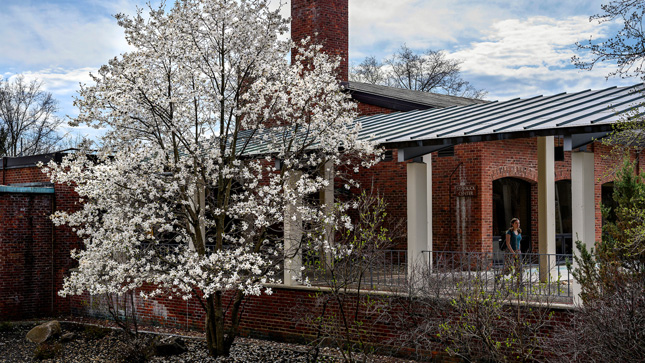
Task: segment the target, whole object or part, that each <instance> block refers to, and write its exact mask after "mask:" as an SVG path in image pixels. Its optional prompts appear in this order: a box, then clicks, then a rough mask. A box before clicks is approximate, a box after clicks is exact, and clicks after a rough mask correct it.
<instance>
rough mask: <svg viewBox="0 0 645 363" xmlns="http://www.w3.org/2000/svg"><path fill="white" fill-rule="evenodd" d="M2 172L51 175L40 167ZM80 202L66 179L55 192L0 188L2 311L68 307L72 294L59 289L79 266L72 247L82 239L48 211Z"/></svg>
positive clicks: (13, 178) (14, 179)
mask: <svg viewBox="0 0 645 363" xmlns="http://www.w3.org/2000/svg"><path fill="white" fill-rule="evenodd" d="M0 173H4V174H5V175H1V174H0V180H2V177H4V180H5V183H6V184H16V183H34V182H48V181H49V179H48V178H47V176H46V175H45V174H43V173H42V171H41V170H40V169H39V168H36V167H25V168H15V169H7V170H0ZM80 207H81V205H80V203H79V201H78V195H77V194H76V193H75V192H74V191H73V189H72V187H70V186H66V185H55V186H54V194H53V195H51V194H44V195H43V194H16V193H5V194H0V284H2V291H1V292H0V317H3V316H5V314H9V315H8V316H10V317H12V318H29V317H34V316H46V315H52V314H67V313H69V311H70V310H69V309H70V305H69V304H70V300H69V299H63V298H61V297H59V296H58V294H57V292H58V290H59V289H60V288H61V287H62V285H63V278H64V276H65V275H66V274H67V273H68V272H69V269H70V268H72V267H74V266H75V261H74V260H72V259H71V258H70V254H69V252H70V250H72V249H74V248H80V247H81V242H80V241H79V239H78V238H77V236H76V234H75V233H73V232H72V231H71V229H70V228H69V227H56V228H54V227H53V224H52V222H51V221H50V219H49V216H50V215H51V214H52V212H53V210H63V211H70V212H71V211H74V210H77V209H78V208H80ZM35 301H37V303H35ZM52 307H53V310H52Z"/></svg>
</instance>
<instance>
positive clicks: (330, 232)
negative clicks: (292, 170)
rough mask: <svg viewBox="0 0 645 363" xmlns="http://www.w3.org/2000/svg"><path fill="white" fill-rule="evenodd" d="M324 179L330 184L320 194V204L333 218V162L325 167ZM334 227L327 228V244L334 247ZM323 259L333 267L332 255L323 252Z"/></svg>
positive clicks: (329, 162)
mask: <svg viewBox="0 0 645 363" xmlns="http://www.w3.org/2000/svg"><path fill="white" fill-rule="evenodd" d="M322 174H323V178H325V180H327V182H328V183H329V184H327V186H326V187H325V188H324V189H323V190H321V192H320V203H322V204H323V208H324V211H325V215H327V216H331V215H332V214H333V213H334V176H335V173H334V163H333V162H332V161H327V162H326V163H325V164H324V165H323V172H322ZM334 232H335V230H334V226H333V224H331V223H330V224H328V225H326V226H325V240H326V241H327V243H328V244H329V245H330V246H332V245H333V244H334ZM320 253H321V255H320V256H321V258H325V260H326V261H327V266H331V262H332V261H331V259H332V255H331V253H325V252H324V249H323V250H321V252H320Z"/></svg>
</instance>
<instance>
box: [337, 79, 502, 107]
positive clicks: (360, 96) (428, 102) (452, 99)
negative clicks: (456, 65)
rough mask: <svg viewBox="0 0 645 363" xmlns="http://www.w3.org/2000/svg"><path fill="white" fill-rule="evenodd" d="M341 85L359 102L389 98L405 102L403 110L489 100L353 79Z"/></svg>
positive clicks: (461, 104) (460, 104)
mask: <svg viewBox="0 0 645 363" xmlns="http://www.w3.org/2000/svg"><path fill="white" fill-rule="evenodd" d="M343 86H344V87H345V89H347V90H349V91H350V94H351V95H352V97H354V98H355V99H357V100H358V101H360V102H367V103H373V102H372V101H376V98H382V99H389V100H394V101H400V102H403V103H406V104H407V106H408V107H407V108H405V110H412V109H427V108H444V107H452V106H464V105H472V104H478V103H487V102H489V101H484V100H478V99H474V98H467V97H459V96H451V95H444V94H440V93H432V92H422V91H414V90H409V89H403V88H397V87H389V86H380V85H376V84H369V83H361V82H353V81H350V82H344V83H343ZM382 102H383V101H382ZM400 106H403V105H400Z"/></svg>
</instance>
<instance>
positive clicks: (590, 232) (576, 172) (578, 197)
mask: <svg viewBox="0 0 645 363" xmlns="http://www.w3.org/2000/svg"><path fill="white" fill-rule="evenodd" d="M594 180H595V174H594V154H593V153H589V152H572V153H571V217H572V222H571V226H572V229H573V241H574V245H573V253H574V254H578V250H577V249H576V246H575V241H576V240H580V241H581V242H582V243H583V244H584V245H585V246H586V247H587V250H589V251H590V250H591V249H592V248H594V247H595V243H596V205H595V192H594ZM573 262H574V267H577V266H576V264H575V260H574V261H573ZM572 288H573V294H574V299H578V296H579V295H580V292H581V291H580V284H578V283H577V281H574V282H573V284H572Z"/></svg>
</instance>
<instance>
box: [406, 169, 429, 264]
mask: <svg viewBox="0 0 645 363" xmlns="http://www.w3.org/2000/svg"><path fill="white" fill-rule="evenodd" d="M427 195H428V184H427V165H426V164H425V163H408V165H407V204H408V274H410V273H412V272H413V271H416V269H415V268H416V267H425V261H424V259H423V253H422V252H421V251H423V250H427V248H428V247H427V244H428V206H427ZM409 276H411V275H409Z"/></svg>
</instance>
